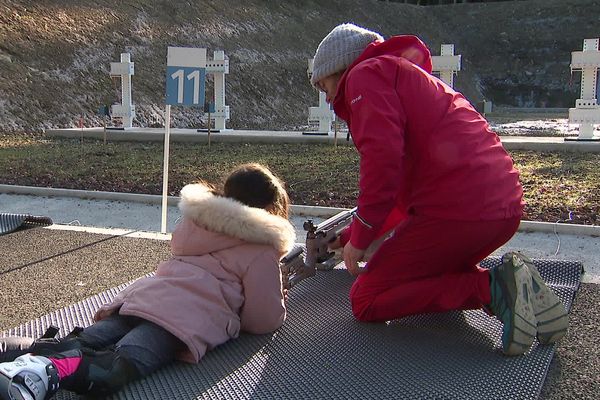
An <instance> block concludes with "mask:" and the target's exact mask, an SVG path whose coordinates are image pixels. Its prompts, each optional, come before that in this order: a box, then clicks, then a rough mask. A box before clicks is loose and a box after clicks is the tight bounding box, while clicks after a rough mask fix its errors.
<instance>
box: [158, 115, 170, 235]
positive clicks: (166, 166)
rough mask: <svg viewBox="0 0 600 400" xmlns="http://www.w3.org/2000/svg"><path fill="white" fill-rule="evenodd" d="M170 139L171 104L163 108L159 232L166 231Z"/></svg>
mask: <svg viewBox="0 0 600 400" xmlns="http://www.w3.org/2000/svg"><path fill="white" fill-rule="evenodd" d="M170 139H171V105H170V104H167V106H166V109H165V149H164V160H163V193H162V220H161V225H160V231H161V233H167V206H168V204H167V196H168V194H169V193H168V191H169V141H170Z"/></svg>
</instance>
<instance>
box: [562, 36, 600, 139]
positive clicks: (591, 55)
mask: <svg viewBox="0 0 600 400" xmlns="http://www.w3.org/2000/svg"><path fill="white" fill-rule="evenodd" d="M599 41H600V39H585V40H584V41H583V51H574V52H572V53H571V72H573V71H581V97H580V98H579V99H577V100H576V101H575V108H569V124H579V137H577V138H565V140H582V141H597V140H600V136H598V135H594V124H600V106H599V105H598V98H597V91H596V90H597V85H598V69H600V51H599V48H598V42H599Z"/></svg>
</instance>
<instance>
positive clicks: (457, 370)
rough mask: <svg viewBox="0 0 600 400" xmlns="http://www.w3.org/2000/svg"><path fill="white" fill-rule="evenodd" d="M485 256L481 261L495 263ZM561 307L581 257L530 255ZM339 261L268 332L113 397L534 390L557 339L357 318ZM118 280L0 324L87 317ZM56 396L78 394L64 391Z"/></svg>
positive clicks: (476, 323)
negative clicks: (519, 345)
mask: <svg viewBox="0 0 600 400" xmlns="http://www.w3.org/2000/svg"><path fill="white" fill-rule="evenodd" d="M499 262H500V261H499V259H498V258H488V259H486V260H485V261H484V262H483V263H482V266H485V267H492V266H493V265H496V264H498V263H499ZM535 263H536V265H537V266H538V268H539V270H540V274H541V275H542V276H543V277H544V279H545V280H546V281H547V282H548V283H549V284H550V285H551V286H552V288H553V289H554V290H555V292H556V293H557V294H558V296H559V297H560V298H561V300H562V301H563V302H564V304H565V306H566V307H567V309H570V308H571V305H572V302H573V299H574V295H575V293H576V291H577V289H578V287H579V283H580V278H581V273H582V266H581V263H578V262H570V261H556V260H552V261H550V260H535ZM351 284H352V277H350V276H349V275H348V273H347V272H346V271H345V270H344V269H339V268H336V269H334V270H332V271H323V272H318V273H317V275H316V276H315V277H313V278H310V279H307V280H305V281H303V282H301V283H300V284H298V285H297V286H296V287H294V288H293V290H292V291H291V292H290V296H289V301H288V311H289V312H288V319H287V321H286V322H285V324H284V326H283V327H282V328H281V329H279V330H278V331H277V332H275V333H273V334H269V335H258V336H256V335H248V334H242V335H241V336H240V338H238V339H236V340H232V341H230V342H228V343H226V344H224V345H222V346H220V347H218V348H217V349H215V350H213V351H211V352H209V353H208V354H207V355H206V356H205V358H204V359H202V360H201V362H200V363H199V364H197V365H190V364H184V363H174V364H172V365H170V366H168V367H165V368H163V369H162V370H160V371H159V372H157V373H155V374H153V375H151V376H149V377H147V378H144V379H142V380H139V381H137V382H133V383H131V384H130V385H128V386H127V387H126V388H124V389H123V390H122V391H120V392H119V393H117V394H115V395H114V396H113V398H114V399H315V398H327V399H358V398H360V399H536V398H538V396H539V394H540V391H541V388H542V386H543V383H544V380H545V377H546V374H547V371H548V367H549V365H550V361H551V360H552V356H553V354H554V346H541V345H538V344H537V342H536V343H534V345H533V347H532V349H531V350H530V352H529V353H528V354H526V355H525V356H521V357H505V356H503V355H502V354H501V350H500V348H501V342H500V335H501V324H500V323H499V322H498V321H497V320H496V319H495V318H491V317H489V316H487V315H486V314H485V313H483V312H482V311H480V310H476V311H475V310H474V311H464V312H449V313H442V314H425V315H418V316H413V317H407V318H403V319H401V320H396V321H390V322H388V323H380V324H368V323H360V322H357V321H355V320H354V318H353V317H352V314H351V311H350V304H349V300H348V291H349V288H350V286H351ZM125 286H126V285H121V286H119V287H117V288H113V289H111V290H108V291H106V292H103V293H101V294H99V295H96V296H93V297H91V298H89V299H87V300H84V301H82V302H79V303H76V304H73V305H72V306H69V307H67V308H64V309H61V310H58V311H56V312H53V313H50V314H48V315H45V316H43V317H41V318H39V319H37V320H34V321H30V322H29V323H26V324H23V325H21V326H19V327H17V328H15V329H12V330H10V331H7V332H4V335H5V336H12V335H21V336H31V337H37V336H39V335H41V334H42V333H43V331H44V330H45V328H46V327H47V326H49V325H50V324H54V325H58V326H60V327H61V328H62V332H68V331H70V330H71V329H72V328H73V327H74V326H77V325H82V326H85V325H88V324H90V323H91V316H92V315H93V312H94V310H95V309H96V308H97V307H99V305H100V304H102V303H104V302H107V301H109V300H110V299H111V298H112V297H113V296H114V295H115V294H116V293H118V291H119V290H121V289H122V288H123V287H125ZM56 398H57V399H71V398H77V396H75V395H73V394H71V393H68V392H64V391H61V392H59V393H58V395H57V396H56Z"/></svg>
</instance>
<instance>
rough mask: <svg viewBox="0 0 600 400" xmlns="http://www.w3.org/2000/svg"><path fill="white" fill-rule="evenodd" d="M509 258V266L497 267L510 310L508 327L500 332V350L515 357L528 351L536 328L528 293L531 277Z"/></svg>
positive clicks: (522, 266) (524, 268) (525, 268)
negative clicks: (507, 296)
mask: <svg viewBox="0 0 600 400" xmlns="http://www.w3.org/2000/svg"><path fill="white" fill-rule="evenodd" d="M510 257H511V260H510V264H508V263H503V264H502V265H501V266H500V267H499V268H500V271H501V275H502V278H503V279H502V282H503V284H504V285H505V289H506V291H505V293H507V294H508V295H509V296H510V297H509V299H508V300H509V303H508V306H509V309H510V310H511V321H510V326H509V327H508V329H504V330H503V332H502V349H503V352H504V354H506V355H509V356H516V355H521V354H523V353H525V352H527V350H529V348H530V347H531V345H532V344H533V340H534V338H535V335H536V331H537V328H536V320H535V315H534V311H533V306H532V304H531V299H530V293H533V292H532V290H533V288H532V286H531V275H530V273H529V270H528V269H527V267H526V266H525V265H524V264H523V265H514V262H513V259H512V255H510ZM503 261H504V260H503Z"/></svg>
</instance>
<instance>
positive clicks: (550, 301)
mask: <svg viewBox="0 0 600 400" xmlns="http://www.w3.org/2000/svg"><path fill="white" fill-rule="evenodd" d="M519 258H520V259H521V260H522V262H523V263H524V264H525V265H526V266H527V268H529V273H530V274H531V278H532V283H533V292H532V298H531V303H532V304H533V312H534V313H535V319H536V320H537V339H538V341H539V342H540V343H541V344H550V343H555V342H557V341H559V340H560V339H562V337H563V336H565V334H566V333H567V328H568V327H569V317H568V315H567V311H566V310H565V306H564V305H563V303H562V302H561V301H560V299H559V298H558V296H556V294H555V293H554V292H553V291H552V289H550V288H549V287H548V285H546V282H544V280H543V279H542V277H541V276H540V273H539V271H538V269H537V268H536V266H535V265H534V264H533V261H531V260H530V259H529V258H527V257H526V256H524V255H522V254H519Z"/></svg>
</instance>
